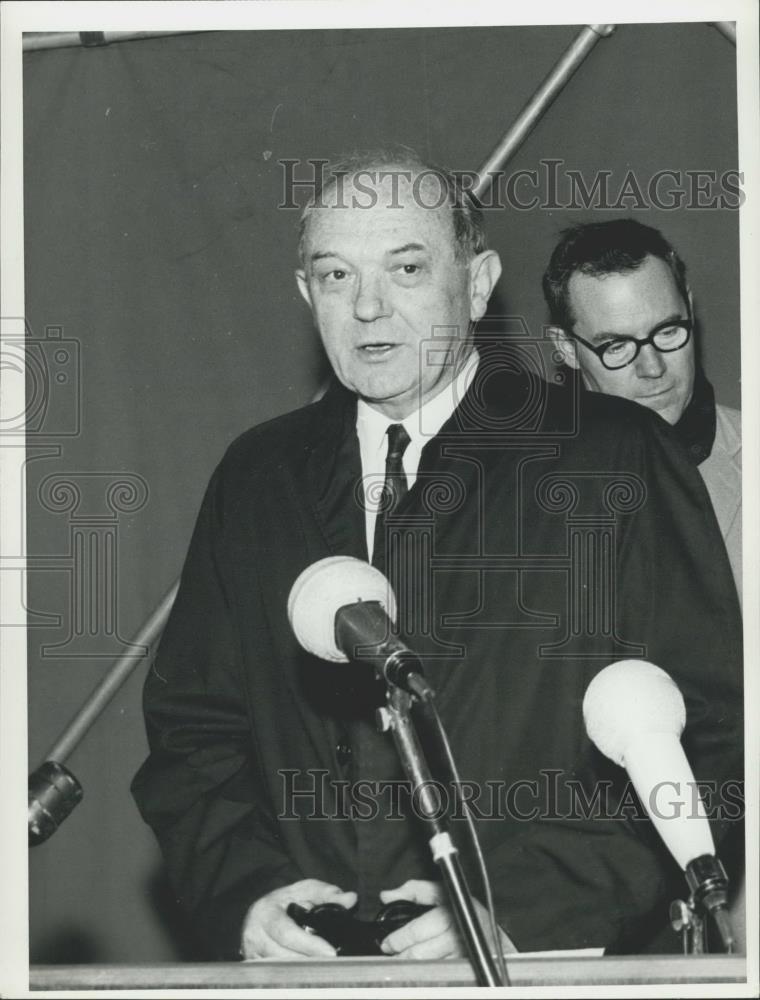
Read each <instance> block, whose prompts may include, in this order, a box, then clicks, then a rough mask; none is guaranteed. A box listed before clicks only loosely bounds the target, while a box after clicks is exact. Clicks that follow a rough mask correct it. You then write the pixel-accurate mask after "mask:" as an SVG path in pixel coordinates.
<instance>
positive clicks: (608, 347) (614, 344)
mask: <svg viewBox="0 0 760 1000" xmlns="http://www.w3.org/2000/svg"><path fill="white" fill-rule="evenodd" d="M627 344H628V341H627V340H610V341H609V343H607V344H604V345H603V346H602V350H603V351H604V353H605V354H612V355H615V354H622V352H623V351H624V350H625V349H626V346H627Z"/></svg>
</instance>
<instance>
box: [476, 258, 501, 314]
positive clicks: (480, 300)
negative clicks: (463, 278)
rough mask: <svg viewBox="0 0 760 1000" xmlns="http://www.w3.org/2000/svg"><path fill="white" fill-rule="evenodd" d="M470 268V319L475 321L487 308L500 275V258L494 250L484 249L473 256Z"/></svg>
mask: <svg viewBox="0 0 760 1000" xmlns="http://www.w3.org/2000/svg"><path fill="white" fill-rule="evenodd" d="M468 267H469V270H470V319H471V320H472V321H473V323H476V322H477V321H478V320H479V319H480V318H481V316H483V314H484V313H485V311H486V309H487V308H488V300H489V299H490V298H491V292H493V290H494V287H495V285H496V282H497V281H498V280H499V277H500V276H501V260H500V259H499V255H498V254H497V253H496V251H495V250H484V251H483V253H479V254H478V255H477V257H473V258H472V260H471V261H470V263H469V265H468Z"/></svg>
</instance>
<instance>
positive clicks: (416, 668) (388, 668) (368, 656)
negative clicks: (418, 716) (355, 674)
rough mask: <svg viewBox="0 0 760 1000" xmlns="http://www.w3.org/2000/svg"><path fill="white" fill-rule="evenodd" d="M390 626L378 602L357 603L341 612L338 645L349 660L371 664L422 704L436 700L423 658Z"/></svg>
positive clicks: (337, 624)
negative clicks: (422, 702)
mask: <svg viewBox="0 0 760 1000" xmlns="http://www.w3.org/2000/svg"><path fill="white" fill-rule="evenodd" d="M390 626H391V622H390V619H389V618H388V616H387V614H386V611H385V608H383V606H382V605H381V604H380V603H379V602H378V601H357V602H356V603H354V604H349V605H344V606H343V607H341V608H338V611H337V612H336V614H335V642H336V645H337V646H338V648H339V649H342V650H344V652H345V653H346V655H347V656H348V658H349V659H350V660H355V661H358V662H360V663H361V662H365V663H371V664H372V665H373V666H374V668H375V670H376V671H377V673H378V676H379V677H380V678H381V679H382V680H384V681H385V682H386V684H389V685H393V686H395V687H398V688H401V690H402V691H406V692H407V693H408V694H411V695H414V696H415V697H416V698H418V699H419V700H420V701H428V700H429V699H431V698H432V697H433V689H432V688H431V687H430V685H429V684H428V682H427V681H426V680H425V675H424V671H423V669H422V663H421V662H420V658H419V657H418V656H417V654H416V653H413V652H412V650H410V649H408V648H407V647H406V646H405V645H404V644H403V643H402V642H401V641H400V640H399V638H398V636H396V635H394V634H393V632H391V631H390Z"/></svg>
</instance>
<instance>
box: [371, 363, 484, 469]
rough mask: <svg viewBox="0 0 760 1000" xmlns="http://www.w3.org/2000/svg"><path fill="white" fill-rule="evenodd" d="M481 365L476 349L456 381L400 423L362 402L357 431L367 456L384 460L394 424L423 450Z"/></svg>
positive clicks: (458, 402)
mask: <svg viewBox="0 0 760 1000" xmlns="http://www.w3.org/2000/svg"><path fill="white" fill-rule="evenodd" d="M479 362H480V355H479V354H478V352H477V350H474V351H473V352H472V353H471V354H470V356H469V357H468V359H467V361H466V362H465V364H464V367H463V368H462V370H461V371H460V372H459V374H458V375H457V376H456V378H454V379H453V380H452V381H451V382H449V384H448V385H446V386H445V387H444V388H443V389H441V391H440V392H439V393H437V394H436V395H435V396H433V397H432V398H431V399H428V400H427V402H425V403H423V404H422V406H421V407H420V408H419V409H418V410H415V411H414V412H413V413H410V414H409V416H408V417H405V418H404V420H401V421H398V420H391V419H389V418H388V417H386V416H385V414H383V413H381V412H380V411H379V410H376V409H375V408H374V407H372V406H370V405H369V403H366V402H365V401H364V400H363V399H360V400H359V402H358V406H357V410H356V430H357V433H358V435H359V440H360V441H361V442H362V444H363V447H364V448H366V453H367V454H368V455H375V454H378V455H381V456H382V457H383V458H384V457H385V452H386V449H387V445H386V439H385V435H386V431H387V430H388V428H389V427H390V425H391V424H397V423H402V424H403V425H404V428H405V429H406V432H407V434H408V435H409V437H410V439H411V442H412V444H414V445H416V446H417V449H418V450H419V451H421V450H422V448H423V447H424V446H425V444H427V442H428V441H429V440H430V438H433V437H435V435H436V434H437V433H438V431H439V430H440V429H441V427H443V425H444V424H445V423H446V421H447V420H448V419H449V417H450V416H451V415H452V413H453V412H454V410H456V408H457V407H458V406H459V404H460V403H461V401H462V399H463V397H464V395H465V393H466V392H467V390H468V389H469V388H470V386H471V384H472V380H473V379H474V378H475V372H476V371H477V368H478V364H479Z"/></svg>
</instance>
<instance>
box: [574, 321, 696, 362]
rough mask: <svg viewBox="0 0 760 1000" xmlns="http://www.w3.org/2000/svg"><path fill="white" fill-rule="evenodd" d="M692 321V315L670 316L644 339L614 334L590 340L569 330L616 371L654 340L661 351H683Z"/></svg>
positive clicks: (689, 335)
mask: <svg viewBox="0 0 760 1000" xmlns="http://www.w3.org/2000/svg"><path fill="white" fill-rule="evenodd" d="M693 325H694V324H693V323H692V321H691V320H690V319H681V320H678V321H677V322H675V323H674V322H673V321H672V320H669V321H668V322H667V323H660V325H659V326H656V327H655V328H654V330H652V332H651V333H650V334H649V336H648V337H643V338H642V339H641V340H637V339H636V337H611V338H610V339H609V340H608V341H607V342H606V343H604V344H599V345H596V344H591V343H589V341H588V340H584V339H583V337H579V336H578V334H577V333H573V332H572V330H568V331H566V332H567V333H568V334H569V335H570V336H571V337H572V338H573V339H574V340H578V341H580V342H581V344H583V346H584V347H587V348H588V349H589V350H590V351H593V352H594V354H595V355H596V356H597V357H598V358H599V360H600V361H601V362H602V364H603V365H604V367H605V368H608V369H609V370H610V371H615V370H616V369H617V368H625V367H626V365H630V364H632V363H633V362H634V361H635V360H636V358H637V357H638V356H639V351H640V350H641V348H642V347H646V346H647V344H651V345H652V347H654V349H655V350H656V351H660V352H661V353H662V354H669V353H670V352H671V351H680V350H681V348H682V347H686V345H687V344H688V343H689V339H690V338H691V331H692V328H693Z"/></svg>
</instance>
